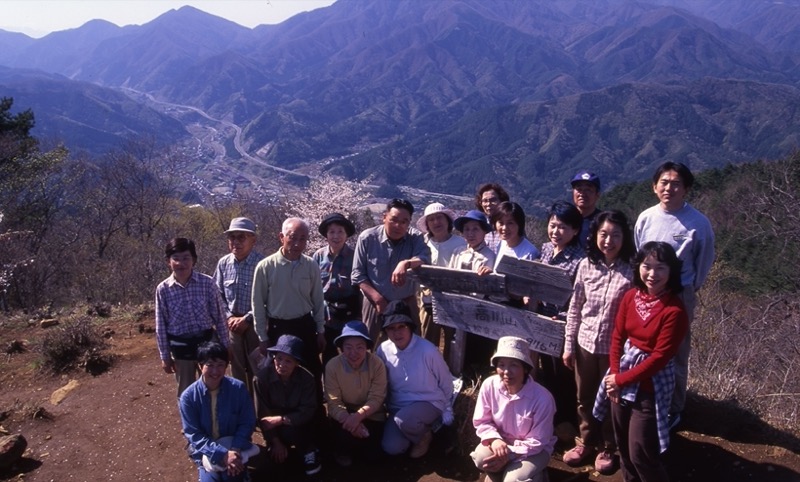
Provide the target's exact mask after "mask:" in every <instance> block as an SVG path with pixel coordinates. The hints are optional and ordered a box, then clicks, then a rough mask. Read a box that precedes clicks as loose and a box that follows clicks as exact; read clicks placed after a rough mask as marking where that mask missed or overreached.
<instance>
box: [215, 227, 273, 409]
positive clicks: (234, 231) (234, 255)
mask: <svg viewBox="0 0 800 482" xmlns="http://www.w3.org/2000/svg"><path fill="white" fill-rule="evenodd" d="M225 235H226V236H227V237H228V250H229V251H230V254H226V255H225V256H223V257H222V258H220V260H219V262H218V263H217V269H216V271H214V283H215V284H216V285H217V289H219V292H220V294H221V295H222V300H223V302H224V304H225V316H226V320H227V322H226V323H227V325H228V331H229V332H230V339H231V343H230V346H231V374H232V375H233V377H234V378H236V379H238V380H241V381H242V382H244V384H245V385H246V386H247V390H249V391H250V393H251V394H252V393H253V376H254V375H255V367H253V366H252V364H251V362H250V356H249V355H250V353H251V352H252V351H253V350H255V349H256V348H258V335H256V330H255V328H254V327H253V313H252V309H251V308H252V306H251V301H252V289H253V274H254V273H255V269H256V265H257V264H258V262H259V261H261V260H262V259H264V256H262V255H261V254H260V253H258V252H256V251H255V250H253V247H254V246H255V244H256V239H257V238H256V225H255V223H254V222H253V221H251V220H249V219H247V218H234V219H232V220H231V224H230V227H229V228H228V230H227V231H225Z"/></svg>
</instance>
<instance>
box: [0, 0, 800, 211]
mask: <svg viewBox="0 0 800 482" xmlns="http://www.w3.org/2000/svg"><path fill="white" fill-rule="evenodd" d="M793 38H800V5H799V2H798V1H796V0H789V1H787V2H771V1H766V0H764V1H759V0H724V1H723V0H706V1H703V2H693V1H689V0H658V1H656V0H653V1H651V2H633V1H627V0H596V1H592V2H584V1H582V0H556V1H546V0H530V1H519V0H496V1H493V2H491V4H487V3H486V2H484V1H480V0H439V1H436V2H430V1H423V0H398V1H392V2H386V1H382V0H339V1H337V2H336V3H334V4H333V5H331V6H330V7H327V8H323V9H318V10H315V11H313V12H308V13H304V14H301V15H298V16H296V17H293V18H291V19H289V20H287V21H285V22H283V23H281V24H278V25H269V26H260V27H257V28H255V29H248V28H245V27H241V26H239V25H236V24H234V23H232V22H229V21H227V20H224V19H221V18H219V17H215V16H212V15H208V14H206V13H203V12H201V11H199V10H197V9H195V8H192V7H183V8H181V9H179V10H173V11H170V12H167V13H165V14H164V15H162V16H160V17H158V18H157V19H155V20H153V21H152V22H150V23H148V24H145V25H142V26H129V27H124V28H120V27H116V26H114V25H112V24H109V23H108V22H103V21H93V22H89V23H87V24H86V25H84V26H82V27H81V28H78V29H73V30H69V31H64V32H56V33H53V34H50V35H48V36H46V37H44V38H42V39H38V40H34V39H30V38H27V37H25V36H22V37H20V36H19V35H15V34H10V33H7V32H2V31H0V65H6V66H8V67H10V68H12V69H23V68H24V69H31V68H34V69H40V70H43V71H47V72H53V73H58V74H61V75H63V76H65V77H68V78H69V79H72V81H84V82H90V83H93V84H97V85H99V86H102V87H103V88H107V89H115V88H120V87H126V88H132V89H135V90H138V91H142V92H148V93H150V94H152V95H154V96H155V97H156V98H158V99H161V100H163V101H167V102H174V103H178V104H185V105H192V106H196V107H198V108H201V109H203V110H205V111H206V112H208V113H210V114H212V115H214V116H217V117H218V118H224V119H228V120H230V121H231V122H234V123H236V124H238V125H239V126H240V127H241V128H242V129H243V133H244V139H243V143H242V144H243V145H244V146H247V148H248V151H249V152H250V153H255V152H256V151H258V152H259V153H260V154H261V155H262V156H263V157H264V158H265V159H266V160H267V161H269V162H272V163H274V164H277V165H281V166H285V167H288V168H294V167H298V166H304V168H305V169H307V170H308V169H310V170H311V171H312V172H313V171H314V170H316V171H318V170H319V169H320V168H319V167H314V165H315V164H316V163H319V162H320V161H322V160H325V159H331V158H343V157H345V156H346V158H343V159H339V160H336V161H334V162H328V161H326V163H325V166H326V167H325V169H329V170H332V171H334V172H338V173H341V174H344V175H347V176H349V177H351V178H363V177H365V176H367V175H370V174H373V175H377V176H378V179H381V180H384V181H385V182H391V183H398V184H414V185H424V186H426V187H427V188H429V189H430V190H439V191H442V192H451V193H463V192H468V191H471V190H472V189H473V187H474V186H473V185H474V184H475V183H477V182H480V181H484V180H488V179H501V180H502V181H503V182H504V183H507V184H509V185H511V186H514V190H515V191H517V192H518V195H519V196H521V197H523V198H525V199H530V200H538V201H539V202H546V200H547V199H550V198H552V197H553V196H555V195H559V193H562V192H563V185H562V184H563V183H562V184H554V185H553V187H552V188H551V187H537V186H531V185H530V182H529V177H530V176H544V177H547V178H554V179H555V178H556V177H557V178H558V179H567V178H568V176H569V172H571V171H574V170H576V169H578V168H581V167H588V168H592V169H596V170H598V171H600V172H602V173H603V176H604V179H608V181H609V183H611V184H613V183H614V182H617V181H622V180H631V179H632V176H635V175H642V174H643V173H649V172H650V171H651V170H652V168H653V166H654V165H655V164H657V163H659V162H662V161H663V160H665V159H668V158H670V159H673V158H674V159H679V160H684V161H686V162H689V163H690V164H691V165H692V166H693V167H706V166H718V165H722V164H724V163H726V162H731V161H736V162H739V161H747V160H753V159H755V158H758V157H768V158H769V157H777V156H781V155H784V154H786V153H787V152H789V151H790V150H791V149H793V148H795V147H796V144H797V139H796V136H797V132H798V131H800V129H798V125H799V124H798V121H799V120H800V119H798V118H797V113H796V112H797V109H796V107H797V105H798V99H799V98H800V96H798V95H796V94H797V87H798V83H800V42H792V41H791V39H793ZM4 46H7V47H8V48H3V47H4ZM63 82H64V85H65V88H67V87H66V86H67V85H68V84H69V83H70V82H69V81H67V80H63ZM98 88H100V87H98ZM6 89H7V87H6V85H4V84H3V82H2V78H0V92H5V91H6ZM2 95H6V94H2ZM39 105H40V107H39V108H40V109H42V111H41V112H40V111H38V110H37V111H36V113H37V116H38V115H40V116H41V117H40V119H41V120H42V121H44V120H45V119H53V122H55V123H56V124H57V123H58V121H57V120H56V118H57V116H51V117H48V116H49V113H48V106H47V104H42V103H40V104H39ZM709 106H717V107H714V108H716V109H718V110H717V111H716V112H713V109H714V108H712V107H709ZM776 113H781V115H783V116H784V117H783V118H782V119H775V117H774V116H775V115H776ZM139 114H141V112H140V113H139ZM48 122H49V120H48ZM41 125H42V124H41V123H40V126H41ZM764 125H768V126H770V129H774V132H773V131H772V130H770V132H769V133H767V131H766V130H764V128H763V126H764ZM759 126H761V127H759ZM135 130H136V129H135ZM53 132H58V130H57V128H53ZM63 132H64V135H65V136H66V133H67V132H68V131H63ZM163 132H165V133H169V135H173V133H174V132H175V131H174V130H173V129H165V130H163ZM174 135H175V137H174V138H173V139H174V140H175V141H177V140H179V139H180V138H181V137H182V136H186V133H185V132H180V131H178V133H175V134H174ZM487 136H488V137H491V136H494V137H493V138H491V139H487ZM753 136H755V137H753ZM67 140H69V139H67ZM88 144H89V145H90V146H91V147H90V148H91V149H94V150H95V152H97V151H98V149H96V147H97V146H99V145H103V146H104V145H105V143H94V144H93V143H88ZM353 154H358V155H355V156H353ZM392 166H405V167H404V168H403V169H393V168H392ZM398 171H399V172H398ZM456 171H458V172H459V174H456ZM461 171H463V172H461Z"/></svg>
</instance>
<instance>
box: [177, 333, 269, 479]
mask: <svg viewBox="0 0 800 482" xmlns="http://www.w3.org/2000/svg"><path fill="white" fill-rule="evenodd" d="M197 361H198V363H199V364H200V367H201V376H200V379H198V380H197V381H195V382H194V383H193V384H191V385H189V387H188V388H187V389H186V390H185V391H184V392H183V393H182V394H181V398H180V411H181V423H182V424H183V433H184V435H185V436H186V438H187V439H188V441H189V451H190V454H191V455H190V457H191V459H192V460H193V461H194V463H195V464H196V465H197V470H198V472H199V480H200V482H212V481H226V482H242V481H248V480H250V478H249V476H248V473H247V467H246V466H245V464H246V463H247V460H248V459H249V458H250V457H252V456H253V455H255V454H257V453H258V446H257V445H254V444H253V443H251V442H250V437H251V436H252V435H253V429H254V428H255V423H256V416H255V412H254V411H253V403H252V401H251V399H250V394H249V392H248V391H247V387H245V386H244V383H242V382H241V381H239V380H236V379H235V378H231V377H227V376H225V370H227V368H228V349H227V348H225V347H223V346H222V345H220V344H219V343H216V342H206V343H203V344H202V345H200V346H199V348H198V349H197Z"/></svg>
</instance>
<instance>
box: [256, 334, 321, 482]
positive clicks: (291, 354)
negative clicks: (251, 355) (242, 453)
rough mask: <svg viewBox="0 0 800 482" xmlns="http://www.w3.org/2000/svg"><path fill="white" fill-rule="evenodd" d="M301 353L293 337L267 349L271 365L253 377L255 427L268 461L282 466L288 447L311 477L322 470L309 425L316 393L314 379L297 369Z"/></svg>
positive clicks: (315, 404)
mask: <svg viewBox="0 0 800 482" xmlns="http://www.w3.org/2000/svg"><path fill="white" fill-rule="evenodd" d="M304 349H305V347H304V346H303V341H302V340H301V339H300V338H298V337H296V336H294V335H282V336H281V337H280V338H278V342H277V344H275V346H273V347H270V348H267V351H268V352H269V353H271V354H272V363H269V364H267V366H266V367H264V368H262V369H261V370H260V371H259V372H258V374H257V375H256V381H255V392H256V406H257V407H258V418H259V420H258V423H259V426H260V427H261V431H262V433H263V434H264V440H265V441H266V442H267V445H268V447H269V453H270V459H271V460H272V461H273V462H276V463H279V464H280V463H283V462H285V461H286V460H287V459H288V457H289V447H292V446H294V447H296V448H297V450H298V451H299V452H300V453H301V454H303V463H304V469H305V472H306V474H307V475H313V474H316V473H317V472H319V471H320V470H321V469H322V464H321V463H320V462H319V451H318V450H317V449H316V446H315V444H314V437H313V433H314V427H313V426H312V424H311V421H312V420H313V418H314V413H315V412H316V410H317V403H316V401H317V392H316V390H317V389H316V385H315V383H316V382H315V381H314V375H312V374H311V372H309V371H308V370H306V369H305V368H303V367H302V366H300V365H301V364H302V363H303V362H304V360H303V350H304Z"/></svg>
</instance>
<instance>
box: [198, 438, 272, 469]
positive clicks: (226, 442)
mask: <svg viewBox="0 0 800 482" xmlns="http://www.w3.org/2000/svg"><path fill="white" fill-rule="evenodd" d="M216 442H217V444H219V445H222V446H223V447H225V448H226V449H229V448H231V444H232V443H233V437H220V438H219V439H217V440H216ZM258 451H259V448H258V445H256V444H254V443H251V444H250V447H249V448H248V449H247V450H242V452H241V456H242V464H247V461H248V460H250V458H251V457H255V456H256V455H257V454H258ZM203 468H204V469H206V472H222V471H224V470H225V467H223V466H220V465H214V464H212V463H211V459H209V458H208V455H203Z"/></svg>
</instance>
